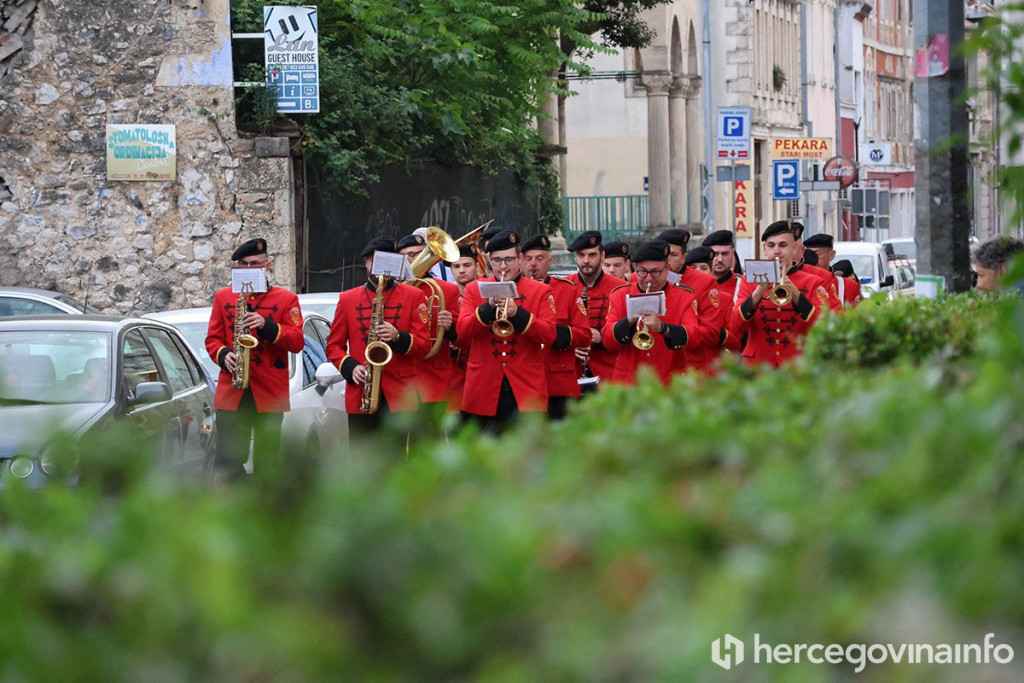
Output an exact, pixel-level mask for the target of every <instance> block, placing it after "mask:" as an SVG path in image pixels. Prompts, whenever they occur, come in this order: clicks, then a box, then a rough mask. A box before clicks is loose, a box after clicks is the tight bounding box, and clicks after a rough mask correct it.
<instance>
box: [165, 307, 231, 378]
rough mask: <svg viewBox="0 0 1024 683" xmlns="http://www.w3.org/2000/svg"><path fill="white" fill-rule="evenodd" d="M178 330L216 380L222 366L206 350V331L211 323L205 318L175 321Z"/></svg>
mask: <svg viewBox="0 0 1024 683" xmlns="http://www.w3.org/2000/svg"><path fill="white" fill-rule="evenodd" d="M173 324H174V326H175V327H177V328H178V331H179V332H181V336H183V337H184V338H185V341H187V342H188V345H189V346H191V347H192V350H193V351H195V352H196V355H197V356H198V357H199V361H200V362H201V363H202V364H203V367H204V368H206V370H207V372H209V373H210V377H212V378H213V379H214V380H215V381H216V379H217V375H219V374H220V366H218V365H217V364H216V363H214V362H213V359H212V358H210V354H208V353H207V352H206V333H207V331H208V330H209V328H210V325H209V323H208V322H206V321H205V320H203V321H199V322H193V323H173Z"/></svg>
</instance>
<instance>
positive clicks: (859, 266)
mask: <svg viewBox="0 0 1024 683" xmlns="http://www.w3.org/2000/svg"><path fill="white" fill-rule="evenodd" d="M835 250H836V256H835V258H834V259H832V262H833V263H835V262H836V261H841V260H842V259H848V260H849V261H850V263H851V264H852V265H853V271H854V272H855V273H856V274H857V277H858V278H859V279H860V284H861V293H862V295H863V296H864V298H867V297H869V296H871V295H872V294H874V293H875V292H886V293H889V294H892V293H893V292H894V291H895V289H896V278H895V276H894V275H893V272H892V268H890V266H889V257H888V256H887V255H886V253H885V249H884V248H883V247H882V245H881V244H877V243H875V242H836V243H835Z"/></svg>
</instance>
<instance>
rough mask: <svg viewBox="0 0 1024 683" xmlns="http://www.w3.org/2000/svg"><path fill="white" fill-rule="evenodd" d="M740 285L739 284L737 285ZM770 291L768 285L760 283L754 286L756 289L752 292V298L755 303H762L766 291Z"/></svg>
mask: <svg viewBox="0 0 1024 683" xmlns="http://www.w3.org/2000/svg"><path fill="white" fill-rule="evenodd" d="M737 286H738V285H737ZM767 291H768V285H758V286H757V287H755V288H754V291H753V292H751V293H750V300H751V301H753V302H754V305H755V306H756V305H757V304H759V303H761V298H762V297H764V293H765V292H767Z"/></svg>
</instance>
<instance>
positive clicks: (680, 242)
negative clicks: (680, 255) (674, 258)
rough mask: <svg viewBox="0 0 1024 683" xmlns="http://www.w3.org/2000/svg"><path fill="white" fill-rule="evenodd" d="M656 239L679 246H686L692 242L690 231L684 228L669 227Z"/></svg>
mask: <svg viewBox="0 0 1024 683" xmlns="http://www.w3.org/2000/svg"><path fill="white" fill-rule="evenodd" d="M655 239H659V240H661V241H663V242H668V243H669V244H674V245H676V246H677V247H683V248H684V249H685V248H686V245H687V244H689V243H690V231H689V230H683V229H682V228H669V229H668V230H664V231H662V233H661V234H660V235H658V236H657V237H656V238H655Z"/></svg>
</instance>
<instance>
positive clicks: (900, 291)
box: [889, 259, 914, 298]
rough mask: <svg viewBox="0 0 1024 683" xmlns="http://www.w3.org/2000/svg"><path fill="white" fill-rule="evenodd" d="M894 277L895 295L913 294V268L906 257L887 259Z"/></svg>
mask: <svg viewBox="0 0 1024 683" xmlns="http://www.w3.org/2000/svg"><path fill="white" fill-rule="evenodd" d="M889 266H890V267H891V268H892V271H893V274H894V276H895V278H896V291H895V294H896V296H907V297H911V298H912V297H913V296H914V269H913V268H912V267H911V266H910V263H909V262H908V260H907V259H893V260H892V261H889Z"/></svg>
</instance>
